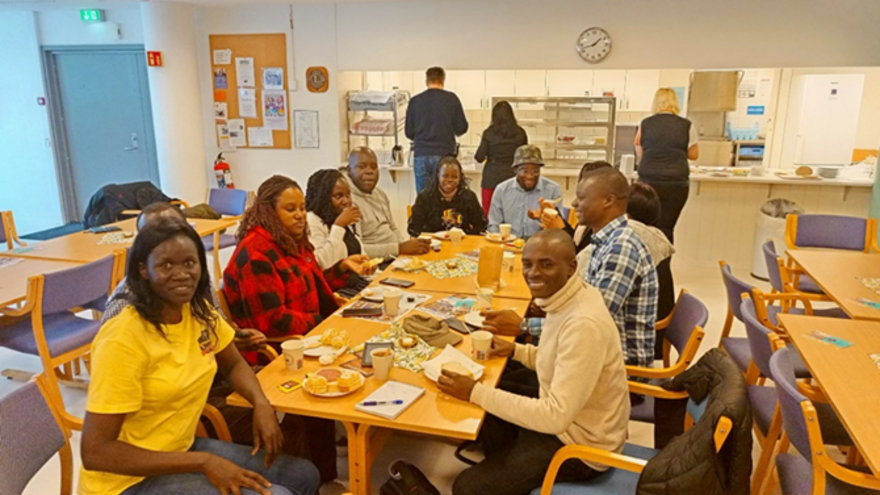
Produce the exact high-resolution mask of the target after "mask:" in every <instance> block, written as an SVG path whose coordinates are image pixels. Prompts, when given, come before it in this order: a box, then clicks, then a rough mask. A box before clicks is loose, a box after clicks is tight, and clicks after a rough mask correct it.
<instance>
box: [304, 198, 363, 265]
mask: <svg viewBox="0 0 880 495" xmlns="http://www.w3.org/2000/svg"><path fill="white" fill-rule="evenodd" d="M306 218H307V220H308V222H309V242H311V243H312V246H315V260H317V261H318V266H320V267H321V268H323V269H325V270H326V269H328V268H330V267H331V266H333V265H335V264H336V263H339V262H340V261H342V260H344V259H345V258H348V247H346V245H345V229H343V228H342V227H340V226H338V225H331V226H330V227H327V224H325V223H324V221H323V220H321V217H319V216H318V215H315V214H314V213H312V212H309V213H308V214H307V215H306ZM357 240H358V242H359V243H360V242H361V238H360V236H357ZM363 252H364V246H363V244H361V253H363Z"/></svg>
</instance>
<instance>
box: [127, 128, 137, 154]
mask: <svg viewBox="0 0 880 495" xmlns="http://www.w3.org/2000/svg"><path fill="white" fill-rule="evenodd" d="M123 149H124V150H125V151H137V150H138V149H139V146H138V135H137V133H135V132H132V133H131V146H126V147H125V148H123Z"/></svg>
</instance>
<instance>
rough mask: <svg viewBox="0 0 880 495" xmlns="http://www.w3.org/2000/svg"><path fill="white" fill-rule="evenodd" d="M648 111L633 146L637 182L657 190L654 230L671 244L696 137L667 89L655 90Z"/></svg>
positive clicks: (695, 150)
mask: <svg viewBox="0 0 880 495" xmlns="http://www.w3.org/2000/svg"><path fill="white" fill-rule="evenodd" d="M651 110H652V113H653V115H651V116H650V117H647V118H646V119H644V120H642V123H641V124H640V125H639V131H638V132H637V133H636V139H635V143H634V144H635V147H636V157H637V158H638V160H639V166H638V174H639V180H640V181H641V182H644V183H646V184H648V185H650V186H651V187H653V188H654V190H655V191H657V195H658V196H659V197H660V219H659V220H658V222H657V227H658V228H660V230H662V231H663V233H664V234H666V237H667V238H669V242H674V239H673V231H674V230H675V224H676V222H678V217H679V216H680V215H681V210H682V209H683V208H684V204H685V203H686V202H687V198H688V190H689V175H690V168H689V165H688V160H696V159H697V158H699V156H700V150H699V147H698V146H697V139H698V137H699V136H698V134H697V130H696V128H694V125H693V124H692V123H691V121H690V120H688V119H686V118H684V117H681V116H679V115H678V114H679V113H680V112H681V108H680V106H679V104H678V97H677V96H676V95H675V91H673V90H672V89H671V88H660V89H658V90H657V92H656V93H655V94H654V103H653V105H652V106H651Z"/></svg>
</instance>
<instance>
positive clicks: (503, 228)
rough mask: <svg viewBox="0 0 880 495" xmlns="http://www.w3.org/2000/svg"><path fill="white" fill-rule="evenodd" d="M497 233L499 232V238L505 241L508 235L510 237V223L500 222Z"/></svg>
mask: <svg viewBox="0 0 880 495" xmlns="http://www.w3.org/2000/svg"><path fill="white" fill-rule="evenodd" d="M498 233H499V234H501V240H502V241H505V240H507V238H508V237H510V224H509V223H502V224H501V225H499V226H498Z"/></svg>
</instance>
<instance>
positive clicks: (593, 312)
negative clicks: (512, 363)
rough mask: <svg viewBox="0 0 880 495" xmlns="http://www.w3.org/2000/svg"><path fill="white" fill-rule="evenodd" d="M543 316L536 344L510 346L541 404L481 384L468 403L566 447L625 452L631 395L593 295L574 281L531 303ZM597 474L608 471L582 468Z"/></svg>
mask: <svg viewBox="0 0 880 495" xmlns="http://www.w3.org/2000/svg"><path fill="white" fill-rule="evenodd" d="M535 302H536V303H537V304H538V305H539V306H540V307H541V308H542V309H544V311H546V312H547V319H546V320H545V322H544V330H543V332H542V334H541V345H540V347H535V346H532V345H522V344H517V345H516V351H515V353H514V355H513V358H514V359H515V360H517V361H519V362H521V363H522V364H524V365H525V366H526V367H528V368H530V369H533V370H535V371H536V372H537V374H538V384H539V386H540V391H539V398H537V399H532V398H529V397H525V396H521V395H516V394H512V393H509V392H505V391H502V390H498V389H495V388H492V387H489V386H486V385H483V384H480V383H477V384H476V386H474V390H473V392H471V402H473V403H474V404H477V405H479V406H480V407H482V408H483V409H485V410H486V412H489V413H491V414H494V415H495V416H497V417H499V418H501V419H503V420H505V421H508V422H511V423H514V424H516V425H519V426H521V427H523V428H527V429H529V430H533V431H537V432H540V433H546V434H551V435H556V436H557V437H558V438H559V440H561V441H562V442H563V443H565V444H567V445H568V444H577V445H588V446H591V447H596V448H599V449H603V450H608V451H611V452H620V451H621V450H623V444H624V442H625V440H626V436H627V423H628V421H629V412H630V405H629V390H628V387H627V383H626V371H625V368H624V364H623V355H622V354H621V350H620V335H619V333H618V331H617V325H615V324H614V320H612V319H611V315H609V314H608V309H607V308H606V306H605V300H604V299H603V298H602V294H600V293H599V291H598V290H597V289H596V288H594V287H591V286H589V285H587V284H586V283H585V282H584V281H583V280H581V279H580V278H578V277H577V276H576V275H575V276H573V277H571V278H570V279H569V280H568V282H567V283H566V284H565V286H563V288H562V289H560V290H559V291H558V292H557V293H556V294H553V295H552V296H551V297H549V298H547V299H537V300H536V301H535ZM587 465H589V466H590V467H592V468H594V469H597V470H604V469H607V467H606V466H602V465H595V464H593V463H587Z"/></svg>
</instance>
